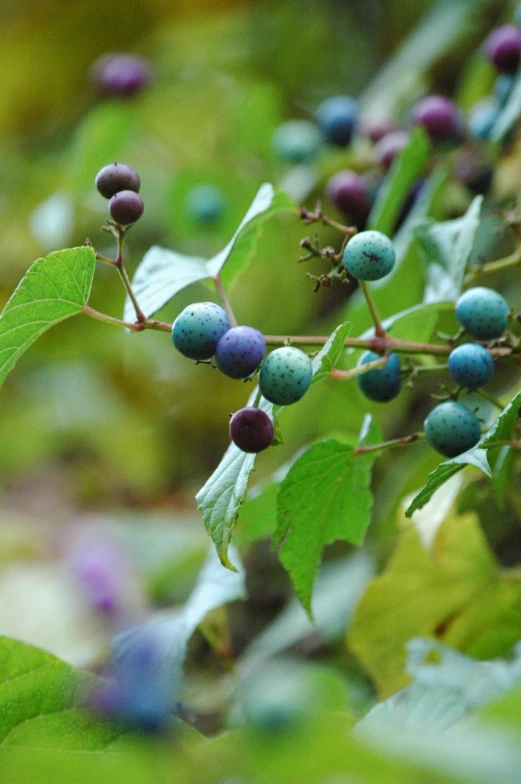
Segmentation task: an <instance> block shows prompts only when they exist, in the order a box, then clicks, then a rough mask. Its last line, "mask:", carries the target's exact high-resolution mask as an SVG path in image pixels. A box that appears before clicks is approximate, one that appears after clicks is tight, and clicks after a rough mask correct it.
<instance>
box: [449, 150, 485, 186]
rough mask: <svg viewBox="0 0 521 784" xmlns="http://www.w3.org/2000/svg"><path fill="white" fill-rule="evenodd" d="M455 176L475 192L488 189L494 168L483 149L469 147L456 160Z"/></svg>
mask: <svg viewBox="0 0 521 784" xmlns="http://www.w3.org/2000/svg"><path fill="white" fill-rule="evenodd" d="M453 171H454V178H455V179H456V180H457V181H458V182H461V183H463V185H466V186H467V188H468V189H469V190H470V191H471V192H472V193H474V194H478V193H485V192H486V191H488V189H489V188H490V186H491V184H492V180H493V178H494V169H493V168H492V165H491V163H490V159H489V157H488V156H487V155H485V154H484V153H483V150H481V149H480V150H478V149H476V148H474V149H469V150H466V151H465V152H464V154H463V155H462V156H461V157H460V158H458V159H457V160H456V161H455V162H454V170H453Z"/></svg>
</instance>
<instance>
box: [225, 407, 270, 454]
mask: <svg viewBox="0 0 521 784" xmlns="http://www.w3.org/2000/svg"><path fill="white" fill-rule="evenodd" d="M274 437H275V430H274V428H273V423H272V421H271V419H270V418H269V416H268V415H267V414H266V413H265V412H264V411H261V409H260V408H241V409H240V411H237V412H236V413H235V414H234V415H233V416H232V418H231V419H230V438H231V439H232V441H233V443H234V444H235V446H238V447H239V449H242V451H243V452H250V453H257V452H262V451H263V450H264V449H267V448H268V447H269V446H270V444H271V443H272V442H273V439H274Z"/></svg>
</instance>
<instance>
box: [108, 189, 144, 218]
mask: <svg viewBox="0 0 521 784" xmlns="http://www.w3.org/2000/svg"><path fill="white" fill-rule="evenodd" d="M144 209H145V205H144V204H143V199H142V198H141V196H138V194H137V193H135V192H134V191H120V192H119V193H115V194H114V196H113V197H112V198H111V200H110V202H109V210H110V215H111V217H112V220H115V221H116V223H120V224H121V225H122V226H128V224H129V223H135V222H136V221H137V220H139V218H141V216H142V215H143V210H144Z"/></svg>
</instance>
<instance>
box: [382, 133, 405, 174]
mask: <svg viewBox="0 0 521 784" xmlns="http://www.w3.org/2000/svg"><path fill="white" fill-rule="evenodd" d="M408 144H409V134H408V133H407V132H406V131H394V133H388V134H387V136H384V137H383V138H382V139H380V141H379V142H378V143H377V144H376V145H375V148H374V151H375V155H376V160H377V161H378V163H379V164H380V166H383V168H384V169H389V168H390V167H391V165H392V163H393V161H394V159H395V158H396V156H397V155H399V153H401V151H402V150H403V149H404V148H405V147H407V145H408Z"/></svg>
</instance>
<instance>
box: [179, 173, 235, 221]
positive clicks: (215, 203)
mask: <svg viewBox="0 0 521 784" xmlns="http://www.w3.org/2000/svg"><path fill="white" fill-rule="evenodd" d="M225 205H226V202H225V199H224V196H223V192H222V191H221V189H220V188H218V187H217V186H216V185H212V184H211V183H201V184H200V185H194V187H193V188H191V189H190V190H189V191H188V193H187V195H186V207H187V210H188V212H189V214H190V217H191V218H193V219H194V220H195V221H197V222H198V223H204V224H209V223H216V222H217V221H218V220H219V219H220V218H221V217H222V215H223V212H224V209H225Z"/></svg>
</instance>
